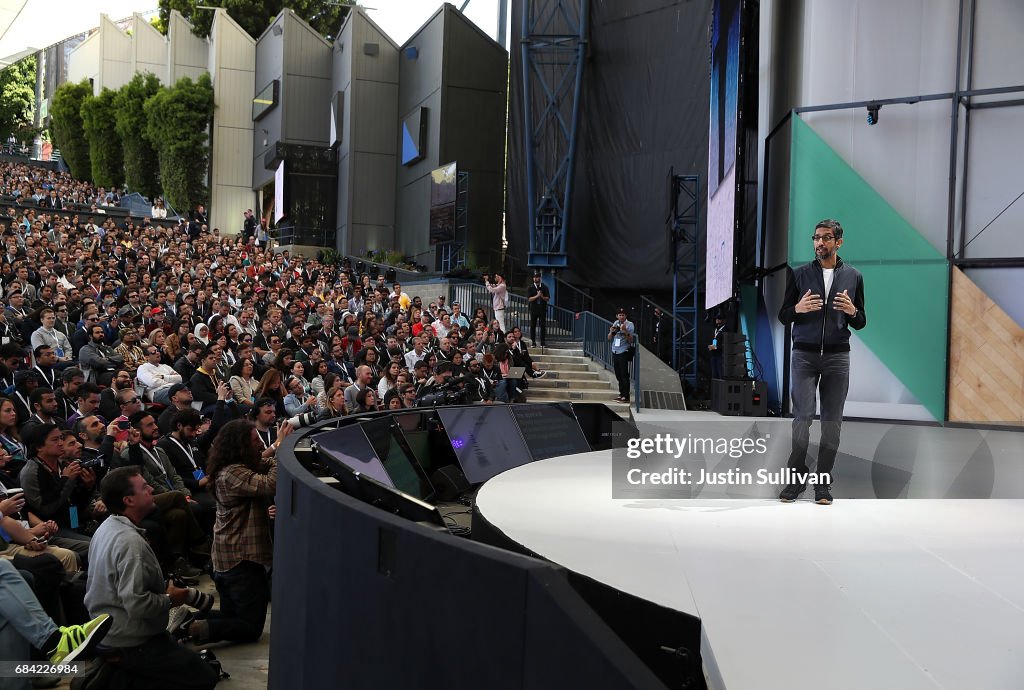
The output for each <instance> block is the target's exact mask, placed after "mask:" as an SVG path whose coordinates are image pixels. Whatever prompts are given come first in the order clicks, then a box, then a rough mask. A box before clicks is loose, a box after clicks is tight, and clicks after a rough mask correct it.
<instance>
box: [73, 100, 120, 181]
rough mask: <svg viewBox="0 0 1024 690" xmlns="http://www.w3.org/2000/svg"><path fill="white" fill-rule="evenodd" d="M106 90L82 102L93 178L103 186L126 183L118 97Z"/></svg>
mask: <svg viewBox="0 0 1024 690" xmlns="http://www.w3.org/2000/svg"><path fill="white" fill-rule="evenodd" d="M115 95H116V92H114V91H111V90H110V89H103V91H101V92H100V95H99V96H96V97H93V98H86V99H85V100H84V101H82V110H81V116H82V131H83V132H84V133H85V138H86V139H87V140H88V142H89V164H90V168H91V170H92V181H93V182H94V183H95V184H97V185H99V186H101V187H120V186H121V185H123V184H124V156H123V155H122V153H121V137H119V136H118V134H117V129H116V128H115V127H114V96H115Z"/></svg>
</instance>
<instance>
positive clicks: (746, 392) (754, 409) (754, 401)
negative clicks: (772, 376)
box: [743, 381, 768, 417]
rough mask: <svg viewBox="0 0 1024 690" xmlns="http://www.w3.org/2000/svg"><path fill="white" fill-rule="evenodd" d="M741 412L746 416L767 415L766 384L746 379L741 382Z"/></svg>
mask: <svg viewBox="0 0 1024 690" xmlns="http://www.w3.org/2000/svg"><path fill="white" fill-rule="evenodd" d="M743 414H744V415H745V416H747V417H767V416H768V384H767V383H765V382H764V381H748V382H745V383H744V384H743Z"/></svg>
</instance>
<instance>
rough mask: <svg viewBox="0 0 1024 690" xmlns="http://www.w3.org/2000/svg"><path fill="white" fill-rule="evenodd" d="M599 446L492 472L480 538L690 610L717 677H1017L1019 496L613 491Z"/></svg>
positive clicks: (1023, 567)
mask: <svg viewBox="0 0 1024 690" xmlns="http://www.w3.org/2000/svg"><path fill="white" fill-rule="evenodd" d="M611 455H612V453H611V451H597V452H592V453H585V454H579V455H571V456H563V457H558V458H550V459H547V460H542V461H539V462H534V463H532V464H528V465H523V466H520V467H517V468H515V469H512V470H508V471H506V472H504V473H502V474H500V475H498V476H496V477H494V478H493V479H491V480H490V481H488V482H487V483H485V484H484V485H483V486H482V487H481V489H480V491H479V493H478V495H477V501H476V505H475V509H474V510H475V514H474V519H475V522H474V536H476V531H477V529H478V527H477V520H479V523H480V528H482V530H483V532H484V533H486V534H489V535H491V536H490V539H491V540H494V541H500V540H501V539H506V540H508V541H509V542H510V543H511V544H512V545H514V546H515V547H517V548H519V549H520V550H522V551H526V552H528V553H531V554H536V555H537V556H539V557H542V558H545V559H547V560H550V561H551V562H553V563H557V564H559V565H561V566H563V567H565V568H566V569H568V570H569V571H571V572H573V573H577V574H579V575H580V576H583V577H586V578H589V579H592V580H593V581H595V582H598V583H601V584H602V585H603V586H606V587H608V588H612V589H614V590H618V591H621V592H623V593H625V594H627V595H629V596H632V597H636V598H638V599H641V600H644V601H647V602H650V603H651V604H653V605H656V606H660V607H665V608H668V609H672V610H675V611H679V612H681V613H683V614H687V615H691V616H696V617H698V618H699V619H700V625H701V633H700V652H701V659H702V662H703V665H704V673H705V675H706V677H707V679H708V684H709V687H712V688H729V689H730V690H734V689H736V688H756V689H758V690H761V689H771V688H794V687H821V686H824V687H829V688H850V689H851V690H853V689H862V688H865V687H898V688H901V689H912V688H936V687H949V688H953V687H956V688H966V687H979V688H980V687H984V688H1016V687H1020V678H1021V675H1022V672H1024V640H1022V638H1021V636H1020V634H1019V631H1020V630H1021V629H1022V626H1024V590H1022V588H1021V586H1020V582H1021V576H1022V575H1024V540H1022V539H1021V537H1020V534H1021V527H1022V526H1024V500H1014V499H1005V500H999V499H990V500H952V499H945V500H923V499H918V500H912V499H908V500H877V499H850V500H837V501H836V503H835V504H834V505H832V506H827V507H826V506H818V505H815V504H814V503H813V502H811V501H810V500H802V501H799V502H797V503H796V504H782V503H779V502H778V501H776V500H770V499H728V498H719V499H676V500H671V499H664V500H661V499H645V500H639V499H632V500H630V499H624V500H615V499H612V497H611V484H612V479H611V475H612V462H611Z"/></svg>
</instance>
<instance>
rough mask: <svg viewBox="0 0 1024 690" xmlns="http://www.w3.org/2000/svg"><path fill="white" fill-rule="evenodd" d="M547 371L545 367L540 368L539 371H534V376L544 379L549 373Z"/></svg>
mask: <svg viewBox="0 0 1024 690" xmlns="http://www.w3.org/2000/svg"><path fill="white" fill-rule="evenodd" d="M547 373H548V372H546V371H544V370H543V369H540V370H538V371H535V372H533V378H535V379H542V378H544V377H545V376H546V375H547Z"/></svg>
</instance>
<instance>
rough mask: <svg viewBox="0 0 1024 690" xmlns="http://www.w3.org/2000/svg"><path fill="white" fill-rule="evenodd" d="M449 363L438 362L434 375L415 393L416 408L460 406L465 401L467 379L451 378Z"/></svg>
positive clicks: (451, 371)
mask: <svg viewBox="0 0 1024 690" xmlns="http://www.w3.org/2000/svg"><path fill="white" fill-rule="evenodd" d="M453 372H454V368H453V367H452V363H451V362H439V363H438V364H437V367H436V368H435V369H434V375H433V376H431V377H430V378H429V379H427V380H426V382H425V383H424V384H423V385H422V386H420V389H419V390H418V391H417V393H416V406H417V407H429V406H431V405H460V404H463V403H465V402H466V401H467V391H466V383H467V380H472V379H470V378H469V377H462V376H458V377H456V376H453Z"/></svg>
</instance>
